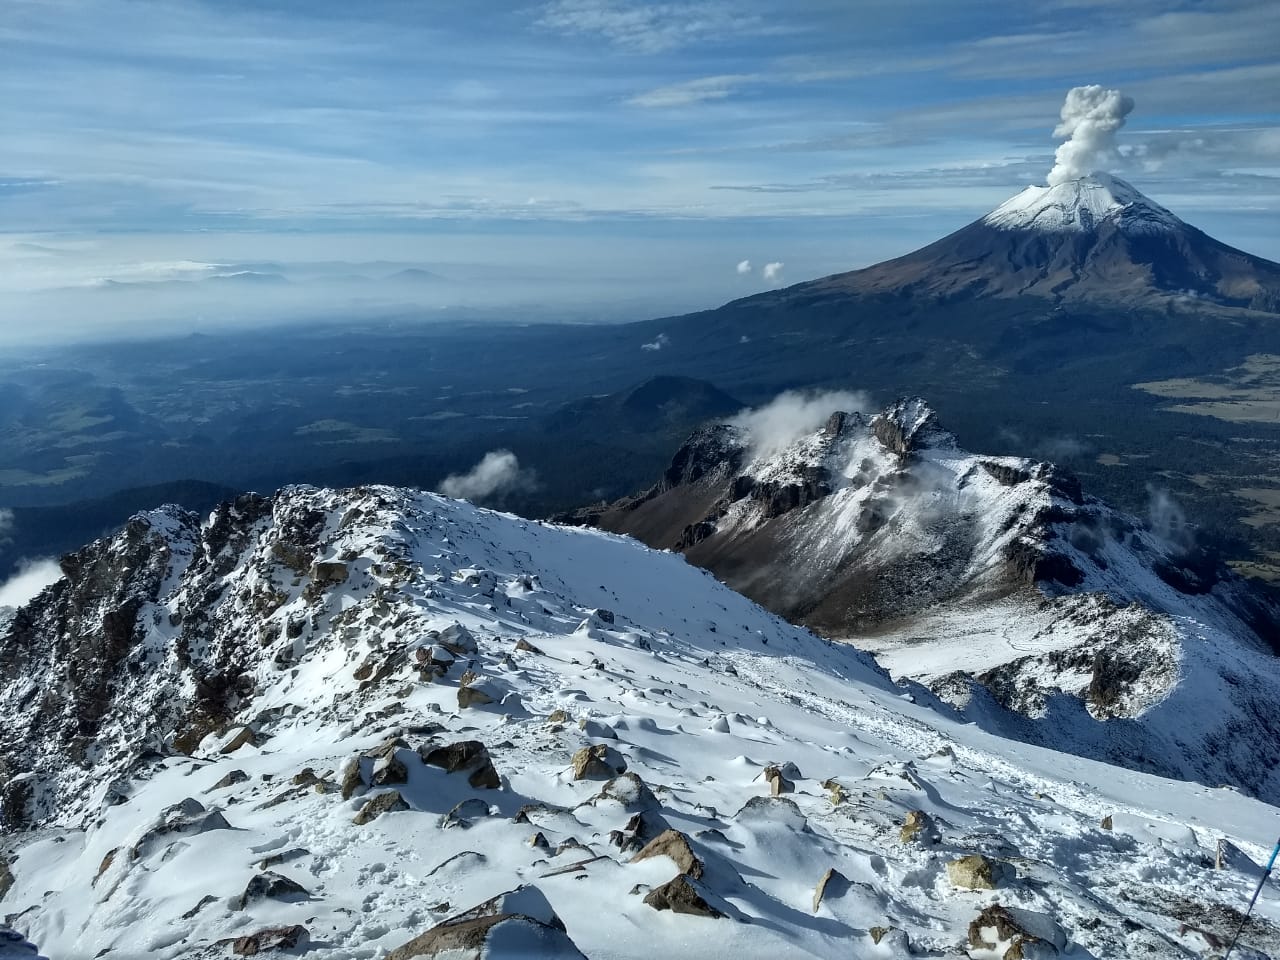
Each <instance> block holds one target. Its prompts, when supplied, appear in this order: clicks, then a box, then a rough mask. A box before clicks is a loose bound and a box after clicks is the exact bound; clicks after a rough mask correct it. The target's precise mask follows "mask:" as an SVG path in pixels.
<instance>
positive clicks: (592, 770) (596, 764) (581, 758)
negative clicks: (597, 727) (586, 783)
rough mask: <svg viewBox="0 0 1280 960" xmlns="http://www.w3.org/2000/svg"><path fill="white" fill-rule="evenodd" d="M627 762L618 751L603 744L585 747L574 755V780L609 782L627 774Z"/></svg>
mask: <svg viewBox="0 0 1280 960" xmlns="http://www.w3.org/2000/svg"><path fill="white" fill-rule="evenodd" d="M626 769H627V761H626V760H625V759H624V758H623V756H622V754H620V753H619V752H618V751H617V750H615V749H613V747H610V746H608V745H606V744H603V743H597V744H594V745H593V746H590V747H583V748H582V749H581V750H579V751H578V752H577V753H575V754H574V755H573V779H575V780H609V779H612V778H613V777H616V776H617V775H618V774H620V773H625V772H626Z"/></svg>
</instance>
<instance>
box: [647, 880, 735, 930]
mask: <svg viewBox="0 0 1280 960" xmlns="http://www.w3.org/2000/svg"><path fill="white" fill-rule="evenodd" d="M644 902H645V903H647V904H648V905H649V906H651V907H653V909H655V910H670V911H672V912H673V913H687V914H689V915H690V916H693V917H711V918H713V919H718V918H720V917H723V916H724V914H723V913H721V912H720V911H719V910H717V909H716V908H715V907H713V906H711V904H709V903H707V901H706V898H705V897H703V896H702V894H701V893H700V892H699V891H698V888H697V886H695V884H694V883H693V881H691V880H690V879H689V878H688V877H687V876H685V875H684V874H683V873H682V874H679V875H678V876H676V877H674V878H673V879H671V880H668V881H667V882H666V883H664V884H663V885H662V886H660V887H654V888H653V889H652V890H650V891H649V893H648V895H647V896H645V898H644Z"/></svg>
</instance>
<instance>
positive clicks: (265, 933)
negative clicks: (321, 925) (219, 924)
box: [231, 924, 310, 957]
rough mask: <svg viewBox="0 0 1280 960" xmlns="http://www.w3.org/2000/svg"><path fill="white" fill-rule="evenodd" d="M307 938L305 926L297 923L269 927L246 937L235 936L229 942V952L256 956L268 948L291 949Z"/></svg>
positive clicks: (304, 942) (308, 936)
mask: <svg viewBox="0 0 1280 960" xmlns="http://www.w3.org/2000/svg"><path fill="white" fill-rule="evenodd" d="M309 939H310V934H308V933H307V928H306V927H303V926H299V925H297V924H295V925H294V926H291V927H270V928H268V929H266V930H259V931H258V932H257V933H251V934H249V935H248V936H246V937H237V938H236V939H235V940H234V941H232V943H231V952H232V953H234V954H235V955H236V956H238V957H256V956H257V955H258V954H260V953H266V952H268V951H270V950H292V949H294V948H295V947H300V946H303V945H305V944H306V943H307V941H308V940H309Z"/></svg>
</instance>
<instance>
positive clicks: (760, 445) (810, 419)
mask: <svg viewBox="0 0 1280 960" xmlns="http://www.w3.org/2000/svg"><path fill="white" fill-rule="evenodd" d="M870 409H871V402H870V400H869V399H868V397H867V395H866V394H865V393H861V392H856V393H855V392H853V391H849V390H828V391H824V392H818V393H814V392H801V391H798V390H788V391H786V392H785V393H780V394H778V396H776V397H774V398H773V400H771V401H770V402H769V403H767V404H766V405H765V406H763V407H757V408H755V409H752V410H744V411H743V412H742V413H740V414H738V415H737V416H736V417H734V418H733V419H732V420H730V421H729V422H730V423H732V424H733V425H734V426H736V427H739V428H741V429H742V430H743V431H744V432H745V433H746V434H747V437H748V439H749V441H750V443H751V451H750V452H751V456H752V457H753V458H754V457H767V456H771V455H772V454H775V453H777V452H778V451H779V450H782V449H784V448H786V447H788V446H790V445H791V444H792V443H794V442H795V441H797V440H799V439H800V438H801V437H804V436H807V435H808V434H811V433H813V432H814V431H816V430H817V429H818V428H819V427H820V426H822V425H823V424H824V423H825V422H826V421H827V418H828V417H830V416H831V414H833V413H835V412H836V411H837V410H841V411H844V412H845V413H855V412H858V413H865V412H867V411H869V410H870Z"/></svg>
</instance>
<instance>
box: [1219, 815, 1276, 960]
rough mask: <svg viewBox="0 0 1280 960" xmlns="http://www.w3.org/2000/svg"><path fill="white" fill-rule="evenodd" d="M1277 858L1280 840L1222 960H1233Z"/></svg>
mask: <svg viewBox="0 0 1280 960" xmlns="http://www.w3.org/2000/svg"><path fill="white" fill-rule="evenodd" d="M1276 857H1280V840H1277V841H1276V848H1275V849H1274V850H1272V851H1271V859H1270V860H1268V861H1267V869H1265V870H1263V871H1262V877H1261V878H1260V879H1259V880H1258V888H1257V889H1256V890H1254V891H1253V899H1252V900H1250V901H1249V908H1248V909H1247V910H1245V912H1244V916H1243V917H1241V918H1240V926H1238V927H1236V935H1235V936H1234V937H1232V938H1231V943H1229V944H1228V945H1227V952H1226V953H1224V954H1223V955H1222V960H1231V951H1232V950H1234V949H1235V948H1236V941H1237V940H1239V939H1240V932H1241V931H1242V930H1244V925H1245V924H1246V923H1248V922H1249V914H1251V913H1253V905H1254V904H1255V903H1257V902H1258V894H1260V893H1262V886H1263V884H1265V883H1266V882H1267V877H1269V876H1271V870H1272V868H1274V867H1275V865H1276Z"/></svg>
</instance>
